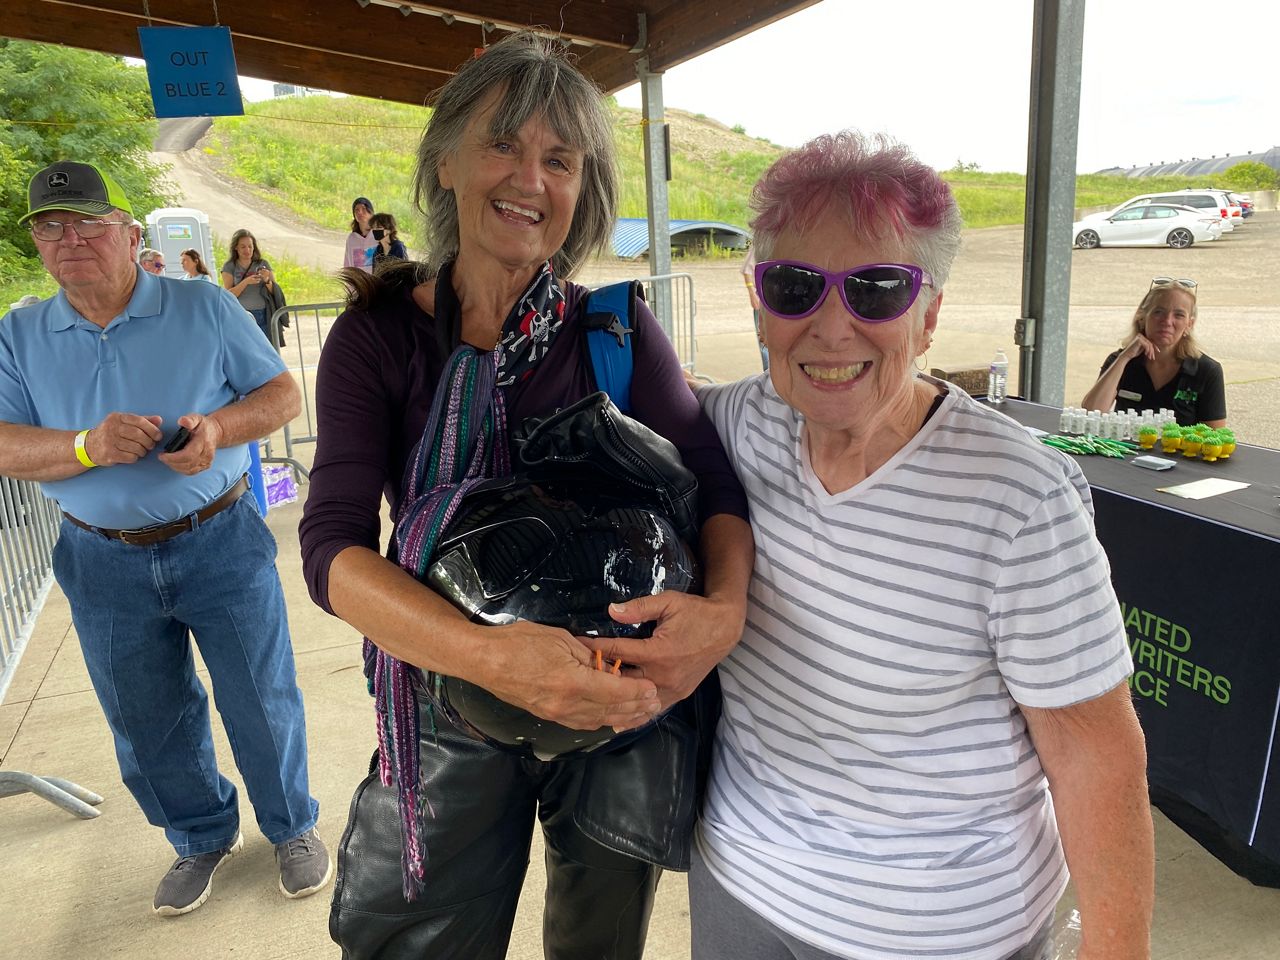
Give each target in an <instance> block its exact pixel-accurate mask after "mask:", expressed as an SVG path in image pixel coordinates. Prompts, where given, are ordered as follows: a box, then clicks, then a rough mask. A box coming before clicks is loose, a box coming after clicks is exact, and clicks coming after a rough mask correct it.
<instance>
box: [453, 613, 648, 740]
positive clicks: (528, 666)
mask: <svg viewBox="0 0 1280 960" xmlns="http://www.w3.org/2000/svg"><path fill="white" fill-rule="evenodd" d="M483 634H484V640H483V643H484V649H485V653H486V656H485V658H484V669H485V676H484V677H483V678H480V677H477V678H476V682H477V683H478V684H479V685H480V686H482V687H484V688H485V689H486V690H488V691H489V692H490V693H492V694H493V695H494V696H495V697H497V698H498V699H499V700H501V701H503V702H504V703H507V704H510V705H511V706H513V707H515V708H519V709H522V710H526V711H528V712H529V713H531V714H533V715H534V716H536V717H539V718H541V719H543V720H548V721H551V722H553V723H555V724H558V725H560V726H563V727H567V728H570V729H574V730H598V729H600V728H602V727H608V728H612V729H614V730H615V731H618V732H621V731H623V730H630V729H633V728H635V727H641V726H644V725H645V724H646V723H648V722H649V721H650V720H652V719H653V718H654V715H655V714H657V712H658V711H659V709H660V703H659V700H658V696H657V690H656V687H655V686H654V684H653V682H652V681H650V680H645V679H640V678H633V677H625V676H617V675H613V674H610V673H609V672H608V671H603V672H602V671H598V670H596V669H595V654H594V652H593V651H592V650H591V649H590V648H588V647H587V646H585V645H584V644H583V643H582V642H581V641H580V640H579V639H578V638H577V637H575V636H573V635H572V634H571V633H569V632H568V631H567V630H562V629H560V628H557V627H548V626H545V625H543V624H539V623H532V622H528V621H520V622H518V623H513V624H511V625H509V626H500V627H492V626H490V627H484V628H483Z"/></svg>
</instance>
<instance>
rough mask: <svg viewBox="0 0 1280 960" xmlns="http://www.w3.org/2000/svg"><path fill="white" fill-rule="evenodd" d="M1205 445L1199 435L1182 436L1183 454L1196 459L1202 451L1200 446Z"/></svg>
mask: <svg viewBox="0 0 1280 960" xmlns="http://www.w3.org/2000/svg"><path fill="white" fill-rule="evenodd" d="M1202 446H1204V444H1203V443H1202V442H1201V440H1200V438H1199V437H1196V436H1190V437H1183V438H1182V455H1183V456H1184V457H1190V458H1192V459H1194V458H1195V457H1196V455H1197V454H1199V453H1200V448H1201V447H1202Z"/></svg>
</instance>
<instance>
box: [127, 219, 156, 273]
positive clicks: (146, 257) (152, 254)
mask: <svg viewBox="0 0 1280 960" xmlns="http://www.w3.org/2000/svg"><path fill="white" fill-rule="evenodd" d="M129 226H133V224H129ZM163 256H164V254H163V253H161V252H160V251H159V250H152V249H151V248H150V247H143V248H142V249H141V250H139V251H138V262H139V263H148V262H150V261H152V260H154V259H155V258H156V257H163Z"/></svg>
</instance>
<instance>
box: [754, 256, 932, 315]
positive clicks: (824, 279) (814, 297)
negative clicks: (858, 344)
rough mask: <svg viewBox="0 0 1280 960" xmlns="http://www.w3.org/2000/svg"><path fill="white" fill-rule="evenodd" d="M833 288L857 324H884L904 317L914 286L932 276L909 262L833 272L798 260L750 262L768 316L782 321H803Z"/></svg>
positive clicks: (915, 293)
mask: <svg viewBox="0 0 1280 960" xmlns="http://www.w3.org/2000/svg"><path fill="white" fill-rule="evenodd" d="M833 286H834V287H836V288H837V289H839V291H840V299H841V300H842V301H844V306H845V309H846V310H848V311H849V312H850V313H851V314H853V315H854V316H855V317H857V318H858V319H859V320H862V321H864V322H866V323H885V322H887V321H889V320H896V319H897V318H898V317H900V316H902V315H903V314H904V313H906V312H907V311H908V310H909V309H910V308H911V305H912V304H913V303H915V301H916V297H917V296H919V295H920V287H921V286H929V287H932V286H933V277H931V276H930V275H929V274H928V273H926V272H925V271H924V270H923V269H921V268H920V267H917V266H915V265H914V264H910V263H866V264H863V265H862V266H858V267H850V268H849V269H848V270H841V271H839V272H837V273H832V272H830V271H828V270H823V269H822V268H821V267H815V266H814V265H813V264H811V263H802V262H800V261H798V260H765V261H764V262H762V263H758V264H756V292H757V293H758V294H759V295H760V301H761V302H762V303H763V304H764V305H765V306H766V307H767V308H768V309H769V312H770V313H772V314H775V315H776V316H779V317H786V318H787V319H788V320H803V319H804V318H805V317H807V316H809V315H810V314H811V313H813V312H814V311H815V310H817V309H818V307H820V306H822V302H823V301H824V300H825V299H826V298H827V291H828V290H830V288H831V287H833Z"/></svg>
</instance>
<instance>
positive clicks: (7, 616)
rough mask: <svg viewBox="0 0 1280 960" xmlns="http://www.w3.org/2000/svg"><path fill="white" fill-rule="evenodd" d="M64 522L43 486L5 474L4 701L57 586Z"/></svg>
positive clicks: (0, 674)
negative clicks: (56, 557)
mask: <svg viewBox="0 0 1280 960" xmlns="http://www.w3.org/2000/svg"><path fill="white" fill-rule="evenodd" d="M61 521H62V516H61V514H60V513H59V512H58V507H57V505H56V504H55V503H54V502H53V501H52V500H46V499H45V498H44V495H43V494H41V492H40V487H39V485H37V484H35V483H32V482H30V481H27V480H12V479H10V478H9V477H0V578H2V583H0V587H2V588H3V591H4V596H3V598H2V599H3V608H2V609H0V703H3V702H4V696H5V693H7V692H8V690H9V683H10V681H11V680H12V679H13V674H14V672H15V671H16V670H17V668H18V661H19V660H20V659H21V658H22V651H23V649H24V648H25V647H26V645H27V640H28V639H30V637H31V630H32V628H33V627H34V626H35V622H36V616H37V615H38V614H39V613H40V608H41V607H43V606H44V600H45V597H46V596H48V594H49V588H50V587H51V586H52V585H53V544H54V541H55V540H57V539H58V524H59V523H60V522H61Z"/></svg>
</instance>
